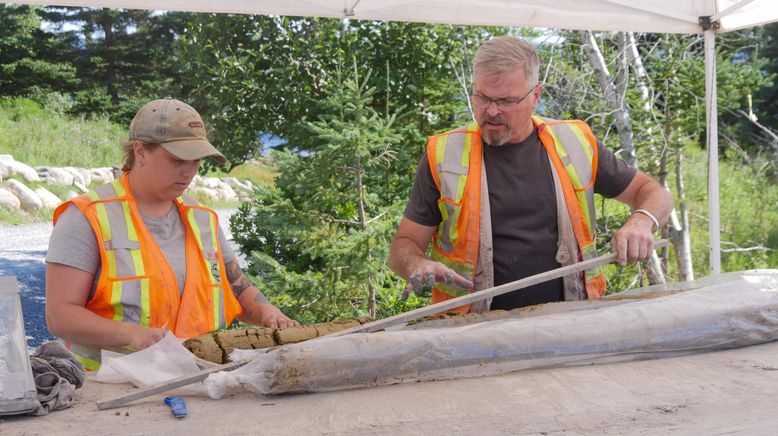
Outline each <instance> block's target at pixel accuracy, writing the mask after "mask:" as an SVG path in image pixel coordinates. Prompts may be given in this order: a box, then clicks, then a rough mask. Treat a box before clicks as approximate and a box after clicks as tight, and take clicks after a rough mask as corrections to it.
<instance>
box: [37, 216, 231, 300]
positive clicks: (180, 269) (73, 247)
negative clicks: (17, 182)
mask: <svg viewBox="0 0 778 436" xmlns="http://www.w3.org/2000/svg"><path fill="white" fill-rule="evenodd" d="M141 217H142V218H143V222H144V223H145V224H146V228H148V230H149V233H151V235H152V236H153V237H154V240H156V241H157V244H159V247H160V248H161V249H162V253H163V254H164V255H165V259H167V261H168V263H169V264H170V266H171V267H172V268H173V272H174V273H175V275H176V280H177V281H178V293H179V295H183V293H184V281H185V280H186V248H185V229H184V223H183V222H182V221H181V217H180V216H179V215H178V208H176V207H172V208H170V212H168V213H167V214H165V215H163V216H161V217H152V216H146V215H143V214H141ZM219 244H221V247H222V254H223V256H224V263H229V262H232V261H233V260H235V253H234V252H233V251H232V248H231V247H230V244H229V243H228V242H227V239H226V238H225V237H224V232H223V231H222V229H221V226H219ZM46 262H52V263H61V264H63V265H67V266H72V267H73V268H78V269H80V270H82V271H86V272H88V273H92V274H94V275H95V278H94V282H93V283H92V289H91V290H90V292H89V298H90V299H91V298H92V296H94V292H95V289H96V288H97V281H98V280H99V278H100V268H101V267H100V251H99V249H98V245H97V237H96V236H95V233H94V231H93V230H92V226H91V225H90V224H89V221H87V219H86V217H85V216H84V214H83V213H81V211H80V210H78V208H77V207H75V206H74V205H72V204H71V205H70V206H69V207H68V208H67V210H66V211H65V212H64V213H63V214H62V215H61V216H60V217H59V219H58V220H57V225H55V226H54V229H53V230H52V232H51V239H50V240H49V251H48V253H47V254H46Z"/></svg>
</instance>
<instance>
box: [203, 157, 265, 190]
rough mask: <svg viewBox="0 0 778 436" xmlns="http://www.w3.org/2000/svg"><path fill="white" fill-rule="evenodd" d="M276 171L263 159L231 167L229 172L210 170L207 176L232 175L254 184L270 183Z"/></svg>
mask: <svg viewBox="0 0 778 436" xmlns="http://www.w3.org/2000/svg"><path fill="white" fill-rule="evenodd" d="M276 175H277V173H276V172H275V169H274V168H273V167H272V166H270V165H268V164H267V163H266V162H264V161H260V160H254V161H252V162H246V163H243V164H240V165H238V166H236V167H235V168H233V169H232V171H230V172H229V173H226V172H224V171H221V170H211V171H209V172H208V174H207V176H208V177H225V176H232V177H236V178H238V179H240V180H249V181H251V183H253V184H254V185H255V186H256V185H265V186H267V185H272V184H273V179H274V178H275V177H276Z"/></svg>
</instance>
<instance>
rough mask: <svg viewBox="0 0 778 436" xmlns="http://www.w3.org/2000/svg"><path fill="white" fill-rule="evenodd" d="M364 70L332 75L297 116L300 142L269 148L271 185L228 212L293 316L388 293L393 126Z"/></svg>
mask: <svg viewBox="0 0 778 436" xmlns="http://www.w3.org/2000/svg"><path fill="white" fill-rule="evenodd" d="M369 79H370V76H369V73H368V74H366V75H364V76H360V74H359V70H358V68H357V67H356V65H355V67H354V70H353V72H352V73H351V74H350V78H348V79H346V80H341V79H340V78H339V77H338V76H336V77H335V80H333V83H332V85H331V86H328V87H327V89H326V90H325V91H324V95H325V96H326V98H325V99H324V100H323V101H322V102H320V103H319V106H320V107H318V108H317V110H318V111H319V114H320V115H319V119H318V120H317V121H313V122H306V123H304V129H305V130H306V131H307V132H308V140H307V142H306V143H305V144H304V145H305V148H306V149H307V150H308V151H307V152H306V153H302V154H299V153H293V152H291V151H288V150H287V151H277V152H274V157H275V159H276V162H277V169H278V171H279V176H278V178H277V179H276V183H275V186H273V187H266V188H261V189H260V190H259V192H258V195H257V197H256V200H255V202H254V204H253V205H251V206H250V207H249V206H248V205H245V206H244V207H242V208H241V210H240V212H239V213H238V217H237V218H236V219H233V222H232V230H233V232H234V234H235V235H236V236H235V238H236V241H237V242H238V243H239V244H240V245H241V248H242V250H243V251H244V252H246V253H252V254H253V256H252V259H251V265H250V268H249V271H250V273H252V274H254V275H258V276H260V277H261V278H262V280H261V281H260V287H261V290H262V291H263V293H265V294H266V295H268V296H269V297H270V298H271V300H273V301H274V303H276V304H278V305H279V306H281V307H282V308H283V309H284V311H285V312H287V313H289V314H290V316H293V317H295V318H298V319H300V320H301V321H305V322H312V321H324V320H331V319H334V318H339V317H343V316H360V315H365V314H369V315H371V316H375V315H376V313H377V311H378V305H379V304H381V301H380V300H391V301H396V300H397V299H396V295H395V294H398V292H399V289H398V287H397V285H398V282H397V279H396V278H395V277H394V276H393V274H392V273H391V272H390V271H389V270H388V268H387V267H386V255H387V249H388V246H389V239H390V238H391V236H392V234H393V232H394V229H395V225H396V222H397V220H398V218H399V213H400V210H401V208H400V207H401V205H400V204H398V203H390V202H387V201H385V200H383V199H382V198H386V196H385V195H381V194H380V193H381V191H384V190H386V186H387V184H386V181H387V173H386V171H384V168H386V166H387V164H388V163H389V162H391V161H393V160H395V159H396V157H397V155H398V148H399V142H400V139H401V135H400V134H399V132H398V131H397V129H396V128H395V126H394V123H395V121H396V116H395V115H394V114H392V115H389V116H386V115H383V114H380V113H379V112H377V111H376V110H374V109H373V108H372V107H371V104H372V102H373V98H374V96H375V95H376V89H375V88H373V87H370V86H369V85H368V83H369ZM415 303H416V304H417V303H418V300H416V301H414V302H412V303H411V304H415ZM403 307H404V306H403ZM383 309H384V311H385V310H386V304H384V308H383Z"/></svg>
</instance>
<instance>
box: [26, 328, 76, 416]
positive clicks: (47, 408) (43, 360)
mask: <svg viewBox="0 0 778 436" xmlns="http://www.w3.org/2000/svg"><path fill="white" fill-rule="evenodd" d="M30 365H31V366H32V374H33V378H34V380H35V388H36V390H37V392H38V401H39V402H40V403H41V407H39V408H38V410H36V411H35V412H33V414H34V415H38V416H40V415H46V414H48V413H49V412H52V411H54V410H59V409H66V408H68V407H70V406H71V405H72V404H73V393H74V392H75V390H76V389H78V388H80V387H81V386H83V385H84V379H85V377H86V373H85V372H84V366H83V365H82V364H81V362H79V361H78V360H76V359H75V358H74V357H73V355H72V354H70V352H69V351H68V349H67V348H65V346H64V345H62V344H61V343H59V342H47V343H45V344H43V345H41V346H40V347H39V348H38V350H37V351H36V352H35V354H33V355H32V356H31V357H30Z"/></svg>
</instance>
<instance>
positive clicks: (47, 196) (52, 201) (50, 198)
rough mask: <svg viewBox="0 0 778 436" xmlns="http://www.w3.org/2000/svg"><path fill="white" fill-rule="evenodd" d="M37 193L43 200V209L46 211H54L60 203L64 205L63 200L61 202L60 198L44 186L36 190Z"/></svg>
mask: <svg viewBox="0 0 778 436" xmlns="http://www.w3.org/2000/svg"><path fill="white" fill-rule="evenodd" d="M35 193H36V194H38V197H39V198H40V199H41V203H43V207H45V208H46V209H54V208H56V207H57V206H59V204H60V203H62V200H60V199H59V197H57V196H56V195H54V194H53V193H52V192H51V191H49V190H48V189H46V188H44V187H43V186H41V187H38V188H35Z"/></svg>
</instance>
